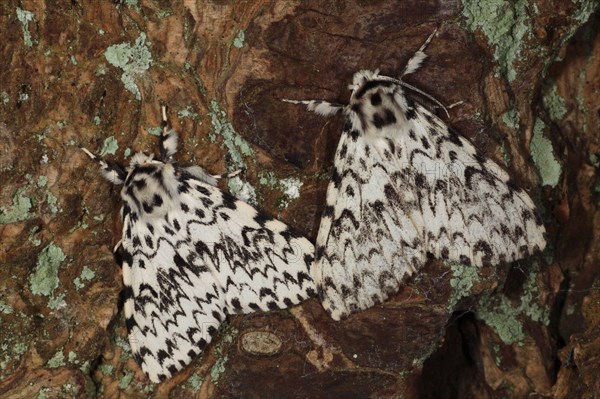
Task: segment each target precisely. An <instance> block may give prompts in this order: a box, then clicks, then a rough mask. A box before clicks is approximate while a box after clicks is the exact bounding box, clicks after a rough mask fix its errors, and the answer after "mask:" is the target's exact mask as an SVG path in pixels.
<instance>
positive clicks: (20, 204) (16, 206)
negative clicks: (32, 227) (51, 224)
mask: <svg viewBox="0 0 600 399" xmlns="http://www.w3.org/2000/svg"><path fill="white" fill-rule="evenodd" d="M25 190H27V187H21V188H19V189H18V190H17V192H16V193H15V195H14V197H13V204H12V206H7V207H1V208H0V225H2V224H9V223H15V222H20V221H22V220H27V219H31V218H32V217H33V214H31V213H30V212H29V211H30V210H31V207H32V206H33V202H32V201H31V198H29V197H26V196H25V195H24V194H23V193H24V192H25Z"/></svg>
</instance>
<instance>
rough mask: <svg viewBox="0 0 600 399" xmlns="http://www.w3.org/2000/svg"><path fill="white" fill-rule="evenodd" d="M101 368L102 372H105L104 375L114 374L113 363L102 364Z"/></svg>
mask: <svg viewBox="0 0 600 399" xmlns="http://www.w3.org/2000/svg"><path fill="white" fill-rule="evenodd" d="M99 369H100V371H101V372H102V374H104V375H112V374H113V366H112V364H101V365H100V367H99Z"/></svg>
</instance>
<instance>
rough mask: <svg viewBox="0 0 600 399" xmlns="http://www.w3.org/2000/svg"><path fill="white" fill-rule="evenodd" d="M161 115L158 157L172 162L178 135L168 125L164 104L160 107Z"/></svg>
mask: <svg viewBox="0 0 600 399" xmlns="http://www.w3.org/2000/svg"><path fill="white" fill-rule="evenodd" d="M160 110H161V115H162V122H161V126H162V133H161V135H160V142H159V148H160V158H161V160H162V161H163V162H168V163H170V162H172V161H173V155H175V153H176V152H177V141H178V136H177V132H176V131H175V130H173V129H172V128H171V126H170V125H169V121H168V119H167V107H166V106H165V105H161V107H160Z"/></svg>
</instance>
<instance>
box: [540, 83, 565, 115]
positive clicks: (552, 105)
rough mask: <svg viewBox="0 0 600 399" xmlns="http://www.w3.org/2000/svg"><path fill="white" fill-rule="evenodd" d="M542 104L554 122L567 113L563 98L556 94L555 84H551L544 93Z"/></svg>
mask: <svg viewBox="0 0 600 399" xmlns="http://www.w3.org/2000/svg"><path fill="white" fill-rule="evenodd" d="M543 102H544V106H545V107H546V109H547V110H548V114H549V115H550V118H551V119H552V120H553V121H554V122H560V121H561V120H562V119H563V117H564V116H565V115H566V113H567V109H566V107H565V100H564V99H563V98H562V97H561V96H560V94H558V88H557V87H556V84H552V85H551V86H550V87H549V88H548V89H547V90H546V92H545V93H544V96H543Z"/></svg>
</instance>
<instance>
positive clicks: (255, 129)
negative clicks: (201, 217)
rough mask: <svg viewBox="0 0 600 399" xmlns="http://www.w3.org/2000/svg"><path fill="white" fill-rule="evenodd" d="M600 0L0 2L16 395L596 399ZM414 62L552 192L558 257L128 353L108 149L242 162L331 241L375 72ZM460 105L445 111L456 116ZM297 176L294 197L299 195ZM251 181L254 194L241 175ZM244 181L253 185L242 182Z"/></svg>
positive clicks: (210, 165) (2, 376) (11, 367)
mask: <svg viewBox="0 0 600 399" xmlns="http://www.w3.org/2000/svg"><path fill="white" fill-rule="evenodd" d="M599 7H600V6H599V3H598V2H597V1H596V0H559V1H545V0H529V1H527V0H518V1H514V2H508V1H507V2H503V1H501V0H488V1H482V2H478V1H473V0H469V1H464V2H463V3H461V2H458V1H440V2H435V1H425V2H423V1H389V2H385V1H360V0H357V1H310V0H307V1H264V0H248V1H237V2H235V1H221V0H214V1H197V0H179V1H173V2H170V1H165V0H121V1H117V2H113V1H110V0H99V1H90V0H73V1H60V2H55V1H44V0H5V1H3V2H2V3H1V4H0V32H2V43H1V44H0V171H1V174H2V177H1V183H0V185H1V186H0V239H1V240H2V242H1V246H0V348H1V349H0V397H7V398H31V397H34V398H63V397H107V398H117V397H123V398H125V397H128V398H129V397H130V398H138V397H139V398H145V397H157V398H162V397H172V398H189V397H197V398H242V397H243V398H324V397H328V398H329V397H331V398H366V397H372V398H419V397H422V398H466V397H473V398H506V397H509V398H526V397H545V398H593V397H595V395H596V392H599V391H600V385H599V382H598V381H599V380H600V379H599V378H598V377H599V376H600V361H599V359H600V316H599V315H600V308H599V305H598V304H599V303H600V290H599V288H600V283H599V282H598V281H599V280H598V274H599V267H598V263H599V261H600V239H599V237H598V235H599V234H600V212H599V208H598V203H599V199H600V137H599V129H600V102H599V100H598V98H599V90H600V56H599V54H600V35H599V34H598V32H599V28H600V23H599V13H598V9H599ZM436 27H437V28H438V29H439V33H438V35H437V36H436V37H435V38H434V39H433V41H432V42H431V44H430V46H429V47H428V50H427V53H428V55H429V58H428V59H427V61H425V63H424V65H423V66H422V68H421V69H420V70H419V71H418V73H417V74H415V75H414V76H411V77H410V78H409V79H407V80H408V81H409V82H410V83H411V84H413V85H415V86H418V87H419V88H421V89H422V90H424V91H425V92H427V93H429V94H431V95H433V96H434V97H436V98H437V99H439V100H440V101H441V102H442V103H444V104H453V103H456V102H459V101H462V104H460V105H458V106H456V107H453V108H452V109H451V110H450V117H449V118H447V119H446V121H447V123H448V124H449V125H451V126H453V127H454V128H456V130H458V131H460V132H461V133H462V134H463V135H465V136H466V137H468V138H470V139H471V140H472V141H473V142H474V144H475V146H476V147H478V148H480V149H481V150H482V152H483V153H485V154H486V155H487V156H488V157H490V158H493V159H494V160H495V161H497V162H498V163H499V164H501V165H504V166H505V167H506V169H507V170H508V172H509V174H510V175H511V176H512V177H514V179H515V180H516V181H517V182H518V183H519V185H521V186H522V187H524V188H526V189H527V190H528V191H529V192H530V194H531V196H532V198H534V201H535V202H536V204H537V205H538V207H539V209H540V211H541V213H542V215H543V218H544V222H545V225H546V228H547V231H548V248H547V249H546V251H545V252H544V254H542V255H539V256H537V257H532V258H530V259H526V260H524V261H520V262H517V263H515V264H512V265H499V266H497V267H494V268H480V269H475V268H470V267H465V266H460V265H445V264H443V263H441V262H437V261H432V262H430V263H429V264H428V265H427V266H426V267H425V268H424V269H423V270H421V271H419V273H418V274H417V275H416V276H414V277H413V278H411V279H410V280H409V281H408V282H407V284H406V286H405V287H404V288H403V289H402V290H401V291H400V292H399V293H398V295H396V296H395V297H394V298H392V299H391V300H389V301H387V302H386V303H384V304H382V305H380V306H377V307H375V308H372V309H369V310H366V311H363V312H359V313H357V314H355V315H353V316H351V317H349V318H348V319H346V320H343V321H341V322H334V321H332V320H330V319H329V317H328V316H327V314H326V313H325V312H324V311H323V309H322V308H321V305H320V303H319V302H318V301H317V300H310V301H307V302H305V303H304V304H302V305H301V306H299V307H296V308H294V309H292V310H289V311H287V310H286V311H278V312H269V313H257V314H251V315H245V316H236V317H230V318H229V319H228V321H227V323H225V324H224V325H223V326H222V328H221V330H220V331H219V334H218V335H217V337H216V338H215V339H214V340H213V342H212V343H211V344H210V346H209V348H208V350H207V351H206V352H205V353H204V354H203V355H202V356H201V357H199V358H198V359H197V360H195V361H194V362H193V363H192V364H191V365H190V366H189V367H187V368H185V369H184V370H183V371H181V372H180V373H178V374H177V375H175V376H174V377H173V378H172V379H170V380H168V381H166V382H164V383H162V384H159V385H155V384H151V383H149V381H148V380H147V379H146V378H145V377H144V375H143V373H142V372H141V370H140V369H139V367H138V366H137V364H136V363H135V361H134V360H133V358H132V357H131V352H130V350H129V346H128V344H127V336H126V331H125V323H124V320H123V316H122V311H121V310H120V309H119V308H118V294H119V291H120V289H121V287H122V282H121V272H120V270H119V268H118V267H117V266H116V265H115V263H114V261H113V257H112V254H111V249H112V247H113V245H114V244H115V243H116V242H117V241H118V240H119V238H120V234H121V232H120V226H118V222H117V220H118V208H119V207H120V198H119V188H118V187H115V186H111V185H110V184H109V183H108V182H106V181H105V180H104V179H102V178H101V176H100V175H99V173H98V170H97V165H95V164H93V163H92V162H91V161H90V160H89V158H87V156H85V154H84V153H83V152H81V151H80V149H79V147H80V146H85V147H87V148H89V149H90V150H93V151H95V152H97V153H100V152H102V153H103V156H104V157H106V158H108V159H116V160H123V159H124V158H127V157H130V156H131V154H133V153H134V152H136V151H145V152H153V151H155V150H156V141H157V137H156V136H155V135H153V133H155V132H156V128H157V127H158V126H160V114H159V106H160V104H161V103H165V104H167V105H168V106H169V108H170V112H169V116H170V121H171V123H172V125H173V126H174V127H175V128H176V129H177V130H178V131H179V133H180V138H181V139H180V145H179V148H180V151H179V153H178V155H177V156H178V159H179V161H180V163H181V164H185V165H191V164H198V165H201V166H203V167H204V168H206V169H207V170H208V171H209V172H211V173H223V172H224V171H227V170H234V169H237V168H239V167H244V168H245V170H246V171H245V173H244V175H243V179H244V181H245V182H246V184H247V185H246V186H245V187H246V189H248V188H249V187H251V188H252V189H253V190H254V197H253V201H254V202H255V203H256V204H257V206H258V207H259V208H261V209H263V210H264V211H266V212H267V213H269V214H271V215H273V216H275V217H278V218H280V219H281V220H283V221H284V222H286V223H288V224H289V225H291V226H293V227H294V228H295V229H296V230H298V231H300V232H302V233H304V234H305V235H306V236H307V237H309V238H310V239H312V240H313V241H314V239H315V237H316V232H317V229H318V226H319V215H320V212H321V210H322V206H323V204H324V198H325V190H326V187H327V183H328V180H329V172H330V168H331V165H332V159H333V154H334V151H335V147H336V144H337V140H338V138H339V135H340V131H341V125H342V120H341V119H339V118H332V119H327V120H324V119H321V118H319V117H317V116H315V115H312V114H308V113H307V112H306V111H305V110H303V109H301V107H298V106H293V105H290V104H287V103H283V102H282V101H280V100H281V99H282V98H293V99H317V98H323V99H328V100H332V101H338V102H346V101H347V100H348V97H349V92H348V90H347V88H346V87H347V85H348V83H349V82H350V81H351V78H352V75H353V73H354V72H356V71H357V70H360V69H380V70H381V71H382V73H384V74H386V75H389V76H395V75H396V74H397V73H399V71H401V70H402V68H403V67H404V64H405V63H406V61H407V60H408V59H409V57H410V56H411V55H412V54H413V53H414V51H415V50H416V49H418V48H419V46H420V45H421V44H422V42H423V41H424V40H425V39H426V38H427V36H428V35H429V34H430V33H431V32H432V31H433V30H434V29H435V28H436ZM444 118H445V117H444ZM296 188H299V196H297V195H295V193H294V189H296ZM223 189H225V190H227V189H232V190H233V191H234V192H236V193H237V192H239V187H232V186H231V185H230V186H229V188H228V187H227V183H225V184H224V185H223ZM246 193H247V191H246Z"/></svg>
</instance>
